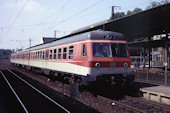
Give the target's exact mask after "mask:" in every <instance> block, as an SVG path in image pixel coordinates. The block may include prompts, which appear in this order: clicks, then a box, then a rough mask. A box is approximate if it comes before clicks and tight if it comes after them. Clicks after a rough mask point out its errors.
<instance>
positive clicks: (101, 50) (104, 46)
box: [93, 43, 128, 57]
mask: <svg viewBox="0 0 170 113" xmlns="http://www.w3.org/2000/svg"><path fill="white" fill-rule="evenodd" d="M93 56H94V57H128V54H127V50H126V45H125V44H118V43H112V44H110V43H93Z"/></svg>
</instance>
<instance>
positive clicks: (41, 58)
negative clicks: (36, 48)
mask: <svg viewBox="0 0 170 113" xmlns="http://www.w3.org/2000/svg"><path fill="white" fill-rule="evenodd" d="M40 59H42V51H40Z"/></svg>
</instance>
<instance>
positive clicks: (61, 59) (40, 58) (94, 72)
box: [10, 31, 131, 84]
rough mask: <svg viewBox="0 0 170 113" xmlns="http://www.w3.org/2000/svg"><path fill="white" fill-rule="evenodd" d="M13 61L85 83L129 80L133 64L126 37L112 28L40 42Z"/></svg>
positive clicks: (11, 60)
mask: <svg viewBox="0 0 170 113" xmlns="http://www.w3.org/2000/svg"><path fill="white" fill-rule="evenodd" d="M10 62H11V63H13V64H17V65H21V66H22V67H28V68H29V69H35V68H36V69H40V70H41V71H43V72H45V73H48V74H49V73H50V72H53V73H55V75H56V76H57V75H63V76H66V75H69V76H71V77H76V78H79V79H80V80H81V83H83V84H88V83H90V82H94V81H97V80H102V81H106V82H107V81H109V82H110V83H114V82H115V81H120V82H123V81H125V80H128V79H127V78H128V77H129V76H130V75H129V70H130V63H131V61H130V54H129V50H128V45H127V42H126V41H125V39H124V36H123V35H122V34H121V33H117V32H110V31H91V32H87V33H82V34H78V35H75V36H70V37H64V38H61V39H58V40H56V41H53V42H49V43H46V44H41V45H37V46H34V47H31V48H28V49H26V50H23V51H21V52H18V53H13V54H12V55H11V59H10Z"/></svg>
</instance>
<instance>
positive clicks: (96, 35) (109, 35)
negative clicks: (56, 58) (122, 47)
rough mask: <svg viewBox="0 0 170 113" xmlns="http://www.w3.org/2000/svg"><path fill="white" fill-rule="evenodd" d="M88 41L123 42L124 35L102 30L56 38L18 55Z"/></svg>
mask: <svg viewBox="0 0 170 113" xmlns="http://www.w3.org/2000/svg"><path fill="white" fill-rule="evenodd" d="M88 39H111V40H125V38H124V35H123V34H121V33H118V32H113V31H103V30H94V31H90V32H86V33H82V34H77V35H74V36H69V35H68V36H65V37H61V38H58V39H56V40H54V41H51V42H48V43H45V44H39V45H36V46H33V47H30V48H27V49H25V50H23V51H20V52H18V53H22V52H28V51H31V50H38V49H43V48H48V47H53V46H55V45H61V44H66V43H71V42H77V41H81V40H88Z"/></svg>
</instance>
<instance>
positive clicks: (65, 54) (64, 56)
mask: <svg viewBox="0 0 170 113" xmlns="http://www.w3.org/2000/svg"><path fill="white" fill-rule="evenodd" d="M66 58H67V48H66V47H65V48H63V59H66Z"/></svg>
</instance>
